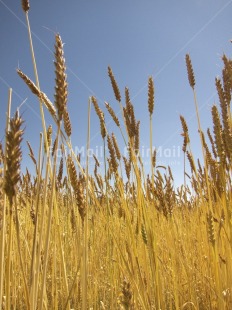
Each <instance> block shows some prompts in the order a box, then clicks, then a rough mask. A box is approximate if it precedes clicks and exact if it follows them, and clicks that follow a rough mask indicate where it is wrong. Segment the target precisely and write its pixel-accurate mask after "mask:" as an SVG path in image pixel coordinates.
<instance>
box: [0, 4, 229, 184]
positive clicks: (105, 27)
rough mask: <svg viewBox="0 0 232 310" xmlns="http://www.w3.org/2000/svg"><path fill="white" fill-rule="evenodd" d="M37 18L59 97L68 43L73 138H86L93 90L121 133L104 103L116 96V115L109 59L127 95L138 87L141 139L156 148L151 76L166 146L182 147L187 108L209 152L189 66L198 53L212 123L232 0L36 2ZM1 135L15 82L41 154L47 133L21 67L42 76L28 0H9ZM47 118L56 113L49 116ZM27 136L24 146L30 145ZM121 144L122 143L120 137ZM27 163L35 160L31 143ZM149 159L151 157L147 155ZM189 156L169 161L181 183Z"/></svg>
mask: <svg viewBox="0 0 232 310" xmlns="http://www.w3.org/2000/svg"><path fill="white" fill-rule="evenodd" d="M30 4H31V9H30V11H29V19H30V23H31V29H32V31H33V42H34V49H35V54H36V60H37V66H38V72H39V79H40V86H41V89H42V90H43V91H44V92H45V93H46V94H47V95H48V97H49V98H50V99H52V100H53V96H54V65H53V59H54V57H53V50H54V48H53V47H54V33H56V32H59V33H60V35H61V37H62V40H63V42H64V43H65V45H64V51H65V58H66V64H67V68H68V69H67V74H68V83H69V101H68V109H69V112H70V115H71V121H72V125H73V136H72V143H73V145H75V146H77V147H78V148H81V146H83V145H85V141H86V132H87V104H88V97H89V96H90V95H93V94H94V95H95V96H96V97H97V98H98V101H99V105H100V106H102V108H103V110H104V112H105V114H106V120H107V122H108V121H109V124H108V129H109V131H110V132H111V131H114V132H115V133H116V135H117V136H118V137H119V132H118V131H117V128H115V126H114V124H113V122H110V117H108V114H107V112H106V111H105V108H104V106H103V103H104V101H108V102H109V103H110V104H111V106H112V107H113V108H114V109H115V111H116V112H119V106H118V104H117V102H116V101H115V99H114V96H113V91H112V89H111V85H110V81H109V78H108V76H107V66H108V65H110V66H111V67H112V69H113V72H114V74H115V77H116V79H117V81H118V84H119V87H120V90H121V94H122V97H123V98H124V88H125V86H128V87H129V89H130V94H131V98H132V101H133V103H134V105H135V112H136V115H137V117H138V118H139V119H140V120H141V146H142V147H144V148H145V149H146V148H147V147H149V131H148V130H149V122H148V110H147V79H148V76H149V75H153V77H154V81H155V110H154V117H153V119H154V123H153V138H154V139H153V140H154V141H153V145H154V146H156V147H161V146H162V148H163V151H164V150H165V149H171V150H173V149H177V148H178V147H182V137H181V136H180V134H181V125H180V121H179V115H180V114H183V115H184V116H185V118H186V120H187V122H188V125H189V130H190V136H191V141H192V149H193V151H194V153H195V154H196V157H197V156H200V148H199V138H198V136H197V122H196V117H195V110H194V102H193V96H192V92H191V89H190V87H189V85H188V79H187V74H186V67H185V54H186V53H190V55H191V59H192V63H193V67H194V71H195V77H196V90H197V97H198V102H199V108H200V114H201V121H202V125H203V128H204V129H207V127H209V126H211V116H210V108H211V106H212V104H213V103H215V102H216V103H217V102H218V98H217V95H216V92H215V86H214V79H215V76H218V75H220V74H221V68H222V62H221V56H222V54H223V53H226V54H227V55H231V51H232V45H231V43H230V39H231V38H232V24H231V15H232V1H226V0H204V1H200V0H178V1H177V0H176V1H167V0H162V1H161V0H160V1H155V0H153V1H151V0H143V1H141V0H140V1H138V0H127V1H125V0H117V1H112V0H111V1H109V0H107V1H106V0H99V1H97V2H96V1H90V0H85V1H80V0H77V1H74V0H69V1H66V2H64V1H61V0H54V1H45V0H41V1H35V0H34V1H33V0H31V1H30ZM0 42H1V52H0V53H1V57H0V94H1V99H0V108H1V113H0V139H2V137H3V135H4V126H5V112H6V107H7V95H8V88H9V87H12V88H13V100H12V109H13V111H15V110H16V108H17V106H19V105H20V104H21V103H22V102H23V100H25V99H26V98H27V101H26V103H25V104H24V105H23V106H22V108H21V109H20V111H21V113H23V118H24V119H25V126H26V131H25V141H26V140H29V141H30V143H31V145H32V147H33V149H34V150H35V153H36V152H37V150H38V144H39V143H38V142H39V132H40V131H41V130H42V127H41V120H40V117H39V105H38V101H37V99H36V98H35V97H34V96H33V95H32V94H30V92H29V90H28V89H27V87H26V86H25V85H24V84H23V82H22V81H21V80H20V78H19V77H18V76H17V74H16V68H17V67H18V66H19V68H20V69H21V70H22V71H23V72H25V73H26V74H27V75H28V76H29V77H31V78H32V79H33V80H34V75H33V67H32V62H31V56H30V50H29V42H28V34H27V29H26V27H25V16H24V13H23V11H22V9H21V1H19V0H18V1H15V0H7V1H6V0H0ZM46 119H47V125H49V124H50V122H51V119H50V117H49V115H48V114H46ZM25 141H24V143H25ZM119 143H120V145H121V146H123V144H121V142H120V139H119ZM100 145H102V142H101V138H100V133H99V122H98V119H97V117H96V116H95V114H94V113H92V115H91V147H92V148H93V149H94V148H95V147H96V146H98V147H100ZM23 149H24V155H25V157H24V161H23V166H24V167H25V166H26V165H27V166H29V167H31V165H32V164H31V161H30V159H29V158H28V157H27V155H26V154H27V149H26V147H25V145H24V147H23ZM147 160H148V159H147ZM182 160H183V158H182V156H181V157H178V156H173V157H172V158H167V157H165V156H164V155H162V156H161V157H160V158H159V162H160V164H165V165H168V164H170V165H171V167H172V169H173V171H174V173H175V175H176V177H177V183H180V182H181V181H182V175H183V173H182V171H183V164H182Z"/></svg>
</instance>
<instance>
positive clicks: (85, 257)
mask: <svg viewBox="0 0 232 310" xmlns="http://www.w3.org/2000/svg"><path fill="white" fill-rule="evenodd" d="M90 111H91V101H90V99H89V102H88V129H87V153H86V215H85V219H84V249H83V291H82V292H83V300H82V310H85V309H87V299H88V295H87V293H88V209H89V206H88V205H89V147H90Z"/></svg>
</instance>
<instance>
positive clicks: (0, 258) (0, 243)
mask: <svg viewBox="0 0 232 310" xmlns="http://www.w3.org/2000/svg"><path fill="white" fill-rule="evenodd" d="M11 98H12V88H10V89H9V92H8V107H7V116H6V131H8V130H9V123H10V113H11ZM5 152H6V141H5ZM5 173H6V156H5V158H4V175H5ZM6 203H7V197H6V194H5V193H4V203H3V214H2V229H1V237H0V238H1V239H0V249H1V254H0V309H2V298H3V278H4V270H5V268H4V255H5V237H6V231H5V230H6ZM9 259H10V258H9ZM7 270H8V269H7ZM7 277H8V278H9V277H10V274H7ZM9 298H10V297H9Z"/></svg>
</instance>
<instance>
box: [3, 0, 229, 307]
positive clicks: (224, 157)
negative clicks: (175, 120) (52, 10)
mask: <svg viewBox="0 0 232 310" xmlns="http://www.w3.org/2000/svg"><path fill="white" fill-rule="evenodd" d="M22 9H23V11H24V12H25V18H26V22H27V26H28V32H29V40H30V46H31V53H32V65H33V67H34V72H35V77H28V76H27V75H26V74H25V73H24V72H23V70H22V71H21V70H19V69H18V70H17V74H18V76H19V78H21V79H22V87H28V92H32V93H33V94H34V95H35V96H36V97H37V98H38V104H39V106H40V113H41V120H42V123H41V131H42V133H41V134H40V137H39V138H38V145H39V152H38V154H35V153H34V151H33V149H32V147H31V145H30V142H27V147H28V150H29V156H30V159H31V160H32V162H33V165H34V167H35V171H36V174H35V175H33V174H31V173H30V172H29V170H28V169H26V171H25V173H23V172H22V171H21V161H22V151H21V144H22V142H23V139H24V127H25V126H24V125H23V124H24V121H23V117H22V116H21V115H20V113H19V111H16V112H15V111H12V110H11V100H12V89H9V100H8V105H7V106H8V108H7V118H6V131H5V139H4V143H2V144H0V309H7V310H10V309H33V310H35V309H39V310H42V309H82V310H86V309H94V310H95V309H107V310H108V309H112V310H114V309H134V310H135V309H144V310H148V309H156V310H160V309H162V310H169V309H170V310H174V309H175V310H177V309H183V310H184V309H185V310H187V309H199V310H207V309H208V310H211V309H215V310H216V309H218V310H223V309H225V310H230V309H232V184H231V183H232V182H231V178H232V115H231V108H230V102H231V92H232V59H230V58H229V57H227V56H226V55H223V56H222V64H223V69H222V73H221V77H218V78H216V79H215V87H216V90H217V93H218V103H217V104H212V107H211V113H209V114H210V115H209V118H210V119H211V120H212V128H209V129H208V130H207V132H203V130H202V127H201V116H200V114H199V111H198V102H197V96H196V90H195V83H196V82H195V77H194V70H193V66H192V61H191V58H190V55H189V54H187V55H186V69H187V70H186V71H187V75H186V76H187V77H188V80H189V86H190V87H191V88H192V92H193V105H195V109H196V117H197V124H198V134H199V140H200V143H201V151H202V158H203V160H202V161H200V160H199V159H198V158H196V157H195V156H194V154H193V153H192V151H191V133H190V132H189V130H188V124H187V122H186V120H185V117H184V116H183V115H180V131H182V138H183V145H182V152H183V154H184V165H183V167H184V169H183V170H184V171H183V175H184V184H183V185H181V186H179V187H178V188H176V187H175V186H174V177H173V174H172V170H171V168H170V167H169V166H168V167H159V166H157V163H156V151H155V150H154V151H152V145H153V138H152V118H153V114H154V107H155V86H154V81H153V78H152V76H150V77H148V83H147V111H148V115H149V123H150V131H149V135H150V172H149V173H147V171H146V169H145V167H144V164H143V160H142V157H141V156H140V121H139V120H138V119H137V118H136V115H135V112H134V106H133V103H132V102H131V99H130V92H129V89H128V88H125V90H124V94H123V96H122V91H121V90H120V89H119V87H118V84H117V81H116V79H115V76H114V73H113V70H112V68H111V67H108V75H109V79H110V82H111V84H112V92H113V93H114V95H115V100H116V102H117V104H118V106H119V107H120V110H121V117H120V118H119V117H118V116H117V115H116V113H115V111H114V109H113V108H112V106H111V105H110V103H107V102H106V103H105V109H106V112H107V113H108V114H109V116H110V117H111V118H112V120H113V121H114V123H115V125H116V126H117V129H118V130H117V132H109V130H108V129H107V126H106V122H105V115H104V112H103V110H102V109H101V107H100V106H99V104H98V100H97V98H95V97H94V96H91V97H89V101H88V115H89V117H88V124H87V125H86V130H87V141H86V145H87V150H88V149H89V148H90V135H91V132H90V127H91V126H90V124H91V120H90V110H91V108H92V109H94V110H95V112H96V115H95V117H96V118H97V119H98V120H99V126H100V127H99V128H100V134H101V137H102V145H103V147H104V163H103V164H102V163H101V164H100V163H99V161H98V158H97V156H95V155H94V160H95V168H94V170H93V171H90V165H89V161H90V158H89V156H88V155H86V158H85V160H86V162H85V165H82V164H81V158H80V157H79V156H78V154H76V153H75V152H74V148H73V146H72V143H71V136H72V125H71V121H70V117H69V112H68V108H67V98H68V87H67V74H66V65H65V57H64V49H63V43H62V39H61V36H60V35H59V34H56V35H55V39H54V40H55V49H54V58H55V61H54V65H55V68H54V70H55V95H54V100H51V99H49V98H48V97H47V95H46V94H45V93H44V92H43V90H41V89H40V87H39V76H38V73H37V67H36V59H35V56H34V52H33V42H32V39H31V35H30V23H29V11H30V4H29V1H28V0H23V1H22ZM183 67H184V64H183ZM122 97H123V98H122ZM124 98H125V99H124ZM45 109H47V110H48V111H49V114H50V115H51V117H52V118H53V125H52V126H51V125H48V124H47V121H46V119H45V114H44V110H45ZM193 134H195V133H193ZM54 136H55V138H54ZM52 137H53V140H52ZM119 139H122V140H123V141H124V144H125V147H127V149H128V156H127V157H125V156H124V154H123V153H122V151H121V149H120V148H119V146H118V142H117V141H118V140H119ZM65 149H67V150H68V152H66V151H65ZM58 150H59V154H60V153H61V155H62V156H58ZM87 154H88V152H87ZM186 167H188V168H189V169H190V171H191V174H188V173H187V172H186V171H187V170H186ZM189 169H188V170H189ZM102 171H103V172H102Z"/></svg>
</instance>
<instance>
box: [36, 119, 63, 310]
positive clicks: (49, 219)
mask: <svg viewBox="0 0 232 310" xmlns="http://www.w3.org/2000/svg"><path fill="white" fill-rule="evenodd" d="M60 127H61V122H59V123H58V129H57V135H56V146H55V155H54V161H53V173H52V192H51V200H50V204H49V211H48V226H47V231H46V236H45V249H44V264H43V275H42V284H41V295H40V303H39V308H38V309H39V310H42V309H43V299H44V292H45V284H46V276H47V264H48V254H49V242H50V235H51V225H52V213H53V212H52V211H53V204H54V200H55V194H56V189H55V182H56V163H57V148H58V144H59V136H60Z"/></svg>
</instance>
